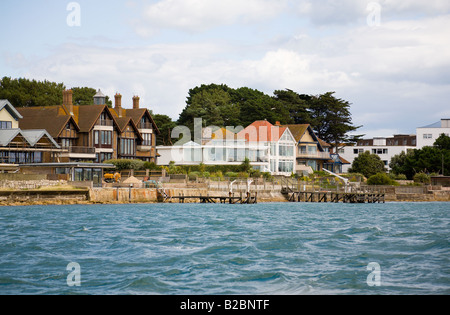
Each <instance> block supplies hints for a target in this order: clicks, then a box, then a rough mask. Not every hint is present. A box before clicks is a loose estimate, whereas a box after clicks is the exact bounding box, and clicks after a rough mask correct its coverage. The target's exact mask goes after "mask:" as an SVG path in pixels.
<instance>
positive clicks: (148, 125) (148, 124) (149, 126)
mask: <svg viewBox="0 0 450 315" xmlns="http://www.w3.org/2000/svg"><path fill="white" fill-rule="evenodd" d="M139 129H153V124H152V123H145V124H143V123H140V124H139Z"/></svg>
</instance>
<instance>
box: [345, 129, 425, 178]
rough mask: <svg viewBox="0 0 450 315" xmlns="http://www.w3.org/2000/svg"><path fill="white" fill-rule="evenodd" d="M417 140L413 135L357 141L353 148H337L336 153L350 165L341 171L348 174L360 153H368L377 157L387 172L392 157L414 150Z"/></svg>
mask: <svg viewBox="0 0 450 315" xmlns="http://www.w3.org/2000/svg"><path fill="white" fill-rule="evenodd" d="M416 143H417V138H416V136H415V135H394V136H393V137H389V138H382V137H379V138H373V139H363V140H359V141H358V142H357V144H356V145H355V146H344V147H341V148H339V150H338V153H339V154H340V155H341V156H342V157H343V158H344V159H345V160H347V161H348V162H349V163H350V164H347V165H344V166H343V171H344V172H348V169H349V168H350V167H351V164H352V163H353V161H354V160H355V158H357V157H358V155H359V154H360V153H363V152H366V151H369V152H370V153H372V154H376V155H378V156H379V157H380V158H381V160H382V161H383V163H384V165H385V167H386V168H387V169H388V170H389V169H390V168H389V163H390V162H391V159H392V157H393V156H395V155H398V154H400V153H401V152H405V153H406V152H408V150H413V149H416Z"/></svg>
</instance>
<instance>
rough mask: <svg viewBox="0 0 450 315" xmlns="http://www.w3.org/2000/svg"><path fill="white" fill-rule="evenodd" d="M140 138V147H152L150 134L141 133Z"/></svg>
mask: <svg viewBox="0 0 450 315" xmlns="http://www.w3.org/2000/svg"><path fill="white" fill-rule="evenodd" d="M142 138H144V141H143V142H142V145H146V146H152V134H151V133H143V134H142Z"/></svg>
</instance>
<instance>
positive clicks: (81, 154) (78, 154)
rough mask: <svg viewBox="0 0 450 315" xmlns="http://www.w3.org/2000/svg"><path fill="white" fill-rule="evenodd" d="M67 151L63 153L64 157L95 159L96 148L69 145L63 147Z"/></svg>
mask: <svg viewBox="0 0 450 315" xmlns="http://www.w3.org/2000/svg"><path fill="white" fill-rule="evenodd" d="M63 150H66V153H63V154H62V157H68V158H70V159H95V158H96V154H95V148H92V147H68V148H63Z"/></svg>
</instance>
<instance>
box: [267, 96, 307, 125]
mask: <svg viewBox="0 0 450 315" xmlns="http://www.w3.org/2000/svg"><path fill="white" fill-rule="evenodd" d="M274 95H275V97H274V98H275V100H276V101H277V102H278V103H279V104H280V105H281V107H282V108H285V109H286V110H288V111H289V113H288V114H289V118H290V119H289V120H288V121H285V122H284V123H285V124H309V123H310V121H311V116H310V112H309V106H310V102H311V100H312V96H310V95H305V94H298V93H296V92H294V91H292V90H289V89H288V90H277V91H275V92H274ZM281 121H282V120H281ZM282 123H283V122H282Z"/></svg>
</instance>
